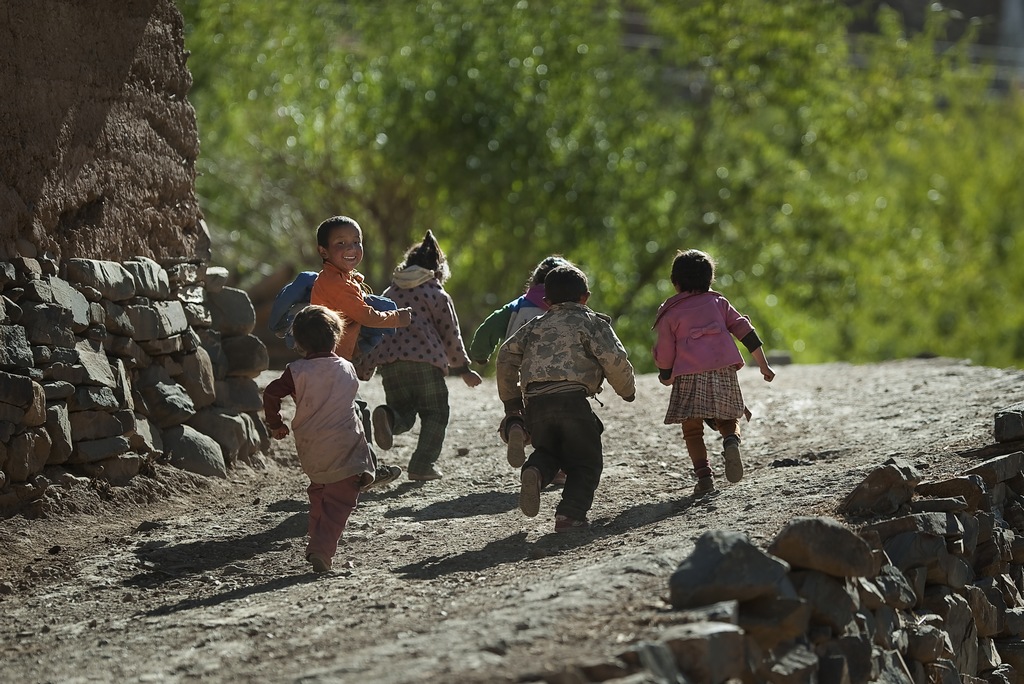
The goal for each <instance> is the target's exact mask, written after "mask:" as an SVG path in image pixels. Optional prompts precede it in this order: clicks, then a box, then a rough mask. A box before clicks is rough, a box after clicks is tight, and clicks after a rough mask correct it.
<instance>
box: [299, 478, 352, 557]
mask: <svg viewBox="0 0 1024 684" xmlns="http://www.w3.org/2000/svg"><path fill="white" fill-rule="evenodd" d="M306 493H307V494H309V544H307V545H306V555H307V556H308V555H309V554H311V553H315V554H317V555H318V556H321V557H323V558H325V559H327V560H330V559H331V558H334V554H335V553H336V552H337V551H338V540H339V539H341V533H342V532H344V531H345V523H347V522H348V517H349V516H350V515H352V511H354V510H355V509H356V504H357V503H358V502H359V475H353V476H352V477H347V478H345V479H344V480H340V481H338V482H331V483H330V484H317V483H316V482H310V483H309V487H307V488H306Z"/></svg>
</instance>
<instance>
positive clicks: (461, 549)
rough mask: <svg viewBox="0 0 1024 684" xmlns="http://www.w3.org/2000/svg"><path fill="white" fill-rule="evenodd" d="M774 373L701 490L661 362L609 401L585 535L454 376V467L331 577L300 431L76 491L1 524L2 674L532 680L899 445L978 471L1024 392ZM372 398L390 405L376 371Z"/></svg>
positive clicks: (447, 454)
mask: <svg viewBox="0 0 1024 684" xmlns="http://www.w3.org/2000/svg"><path fill="white" fill-rule="evenodd" d="M776 370H777V371H778V377H777V378H776V380H775V382H774V383H772V384H770V385H769V384H767V383H765V382H763V381H762V380H761V378H760V375H759V374H758V373H757V372H756V370H754V369H745V370H744V371H742V372H741V383H742V385H743V388H744V393H745V396H746V399H747V403H748V405H749V406H750V408H751V409H752V410H753V413H754V420H753V421H752V422H751V423H749V424H747V425H746V426H745V428H744V443H743V449H744V455H745V462H746V464H747V475H746V477H745V478H744V479H743V481H741V482H739V483H737V484H735V485H729V484H727V483H725V482H724V478H720V479H721V485H722V492H721V494H720V495H719V496H718V497H715V498H712V499H709V500H703V501H699V502H695V501H694V500H693V498H692V497H691V496H690V491H691V489H692V480H691V479H690V477H689V474H688V470H687V467H686V461H687V459H686V456H685V452H684V450H683V447H682V441H681V439H680V436H679V433H678V432H677V430H676V429H674V428H671V427H669V426H665V425H663V424H662V422H661V419H662V416H663V415H664V411H665V405H666V402H667V397H668V390H667V389H666V388H663V387H662V386H661V385H659V384H658V383H657V380H656V378H655V377H654V376H643V377H642V378H640V380H639V389H638V392H637V401H636V402H635V403H632V404H627V403H625V402H623V401H621V400H619V399H618V398H617V397H614V396H605V397H602V401H603V402H604V406H603V407H602V406H597V407H596V410H597V411H598V413H599V415H600V416H601V418H602V420H603V421H604V423H605V425H606V428H607V431H606V433H605V448H606V462H605V475H604V478H603V481H602V483H601V487H600V489H599V490H598V495H597V501H596V503H595V506H594V509H593V511H592V518H593V521H594V529H593V530H592V531H591V532H589V533H582V534H579V535H575V536H570V537H568V538H567V537H566V535H557V536H556V535H555V534H553V532H552V524H553V523H552V516H553V509H554V505H555V502H556V501H557V498H558V492H557V490H549V491H546V492H545V493H544V494H543V496H542V502H541V514H540V515H539V516H538V517H536V518H525V517H523V516H522V514H520V512H519V510H518V508H517V493H518V479H517V476H516V473H515V472H514V471H513V470H512V469H511V468H509V466H508V465H507V463H506V462H505V458H504V450H503V447H502V445H501V443H500V441H499V440H498V438H497V436H496V434H495V427H496V425H497V423H498V419H499V418H500V414H501V409H500V404H499V402H498V400H497V397H496V392H495V389H494V384H493V381H485V383H484V384H483V385H481V386H480V387H478V388H476V389H469V388H467V387H465V386H464V385H463V384H462V383H461V382H459V381H458V380H454V381H450V383H449V387H450V389H451V392H452V405H453V412H452V413H453V419H452V424H451V429H450V432H449V437H448V441H447V444H446V447H445V451H444V454H443V455H442V460H441V462H440V464H439V465H440V467H441V468H442V469H443V470H444V471H445V472H446V477H445V479H444V480H441V481H438V482H432V483H422V484H420V483H411V482H408V481H404V480H403V481H402V482H401V483H400V484H398V485H396V486H393V487H392V488H390V489H387V490H384V491H381V492H379V493H371V494H368V495H366V496H365V497H364V498H363V500H362V501H361V502H360V506H359V508H358V509H357V511H356V512H355V514H354V515H353V517H352V519H351V521H350V526H349V530H348V532H347V534H346V538H345V541H344V543H343V546H342V547H341V549H340V550H339V554H338V557H337V558H336V559H335V571H334V572H333V573H332V574H330V575H319V576H315V575H313V574H311V573H310V572H309V571H308V566H307V565H306V563H305V562H304V560H303V558H302V550H303V546H304V532H305V519H306V517H305V516H306V510H307V502H306V498H305V491H304V487H305V479H304V477H303V476H302V474H301V472H300V471H299V470H298V468H297V466H296V465H294V463H293V458H294V444H293V443H292V442H291V441H290V440H285V441H283V442H278V443H275V445H274V448H273V451H272V453H271V454H268V455H267V457H266V459H265V460H266V466H265V467H263V468H250V467H240V468H237V469H236V470H235V471H234V472H233V473H232V476H231V478H230V480H228V481H219V480H218V481H210V480H206V479H203V478H194V477H191V476H188V475H186V474H183V473H180V472H178V471H174V470H172V469H170V468H167V467H163V466H160V467H158V471H157V478H156V479H150V478H137V482H136V483H135V484H133V485H132V486H131V487H127V488H120V489H113V490H108V489H105V488H102V487H96V486H92V487H76V488H72V489H70V490H67V491H63V493H62V495H61V496H60V497H59V498H53V499H51V500H49V502H48V503H47V506H46V509H45V511H44V513H43V517H41V518H38V519H31V520H30V519H26V518H25V517H24V516H20V515H19V516H15V517H11V518H8V519H6V520H0V548H2V549H3V557H2V559H0V652H2V656H0V680H3V681H10V682H84V681H98V682H108V681H142V682H155V681H159V682H179V681H192V680H196V679H199V678H202V679H203V680H204V681H211V682H239V681H248V682H296V681H301V682H360V683H362V682H396V683H397V682H410V683H411V682H428V681H429V682H504V681H508V682H513V681H532V680H534V679H537V678H538V677H539V675H541V674H543V673H544V672H546V671H549V670H554V669H558V668H560V667H561V666H563V665H564V664H568V663H579V662H592V661H598V660H602V659H607V658H610V657H612V656H614V655H615V654H617V653H620V652H622V651H623V650H625V649H626V648H628V646H629V644H631V643H633V642H636V641H639V640H643V639H651V638H656V636H657V634H658V631H659V629H661V628H662V627H663V626H664V625H666V624H670V623H671V622H672V620H673V614H672V611H671V610H670V609H669V607H668V606H667V605H666V603H665V601H666V598H667V595H668V577H669V575H670V574H671V572H672V570H673V569H674V568H675V566H676V565H677V564H678V562H679V561H680V560H681V559H682V558H684V557H685V556H686V555H687V554H688V553H689V551H690V549H691V548H692V542H693V540H694V539H695V538H696V537H697V536H698V535H699V534H700V533H701V532H702V531H703V530H705V529H708V528H721V529H734V530H744V531H746V532H748V533H749V534H750V535H751V537H752V538H753V539H754V540H756V541H757V542H759V543H762V544H767V543H768V542H769V541H770V540H771V539H772V537H773V536H774V535H775V533H776V532H777V531H778V530H779V528H780V527H781V526H782V525H783V524H784V523H785V522H786V521H787V520H789V519H790V518H791V517H793V516H794V515H801V514H833V513H834V511H835V507H836V505H837V503H838V501H839V500H840V499H841V498H842V497H843V496H845V495H846V494H847V493H848V492H849V491H850V490H851V489H852V488H853V487H854V486H856V485H857V484H858V483H859V482H860V481H861V480H862V479H863V478H864V476H865V475H866V474H867V472H868V471H870V470H871V469H872V468H874V467H875V466H877V465H879V464H881V463H882V461H884V460H885V459H886V458H887V457H889V456H894V455H899V456H904V457H907V458H909V459H910V460H911V461H912V462H914V463H915V464H916V465H917V466H918V467H919V468H921V469H922V470H923V472H924V473H925V475H926V477H940V476H943V475H947V474H951V473H955V472H959V471H960V470H962V469H963V468H964V467H966V466H968V465H969V464H971V463H973V462H975V461H976V460H977V458H978V456H977V454H970V453H964V452H970V451H971V450H975V449H978V448H980V447H983V446H986V445H989V444H991V443H992V425H993V414H994V412H995V411H996V410H998V409H1000V408H1003V407H1005V406H1008V405H1010V404H1012V403H1016V402H1019V401H1021V399H1022V397H1021V395H1022V393H1024V372H1022V371H1017V370H1002V369H993V368H984V367H975V366H972V365H970V364H969V363H967V362H963V361H956V360H950V359H931V360H908V361H898V362H891V363H884V364H876V365H868V366H853V365H846V364H829V365H819V366H799V365H797V366H779V367H777V368H776ZM266 379H267V377H266V376H264V378H261V380H263V381H265V380H266ZM363 394H364V397H365V398H367V399H368V400H369V401H370V403H371V405H374V404H376V403H377V402H379V401H380V400H381V398H382V391H381V388H380V383H379V380H377V379H374V380H372V381H371V382H370V383H368V384H367V385H366V386H365V387H364V390H363ZM607 394H610V392H609V393H607ZM415 434H416V432H415V431H414V432H412V433H409V434H406V435H401V436H399V437H397V438H396V444H395V448H394V449H393V450H392V451H391V452H390V454H389V456H388V458H389V459H390V461H391V462H394V463H397V464H400V465H403V466H404V465H405V463H406V461H407V459H408V456H409V454H410V453H411V451H412V444H413V439H414V438H415ZM708 441H709V444H711V439H710V437H709V438H708Z"/></svg>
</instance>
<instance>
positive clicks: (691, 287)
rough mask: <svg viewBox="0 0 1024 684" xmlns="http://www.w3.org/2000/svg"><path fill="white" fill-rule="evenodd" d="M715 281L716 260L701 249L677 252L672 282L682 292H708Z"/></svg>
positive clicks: (673, 264) (673, 263)
mask: <svg viewBox="0 0 1024 684" xmlns="http://www.w3.org/2000/svg"><path fill="white" fill-rule="evenodd" d="M713 282H715V260H714V259H712V258H711V256H710V255H708V254H706V253H704V252H702V251H700V250H699V249H688V250H686V251H685V252H676V258H675V260H674V261H673V262H672V284H673V285H675V286H676V287H678V288H679V291H680V292H707V291H708V290H710V289H711V283H713Z"/></svg>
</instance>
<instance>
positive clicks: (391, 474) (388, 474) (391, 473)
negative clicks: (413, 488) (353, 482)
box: [359, 465, 402, 492]
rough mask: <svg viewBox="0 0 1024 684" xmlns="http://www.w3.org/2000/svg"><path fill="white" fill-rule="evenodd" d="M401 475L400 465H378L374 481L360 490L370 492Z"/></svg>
mask: <svg viewBox="0 0 1024 684" xmlns="http://www.w3.org/2000/svg"><path fill="white" fill-rule="evenodd" d="M401 476H402V469H401V468H399V467H398V466H389V465H378V466H377V473H376V476H375V477H374V479H373V482H371V483H370V484H368V485H364V486H363V487H362V488H360V490H359V491H362V492H368V491H370V490H371V489H377V488H378V487H383V486H385V485H389V484H391V483H392V482H394V481H395V480H397V479H398V478H399V477H401Z"/></svg>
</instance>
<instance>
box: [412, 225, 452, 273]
mask: <svg viewBox="0 0 1024 684" xmlns="http://www.w3.org/2000/svg"><path fill="white" fill-rule="evenodd" d="M406 266H419V267H421V268H425V269H427V270H428V271H433V272H434V277H435V278H437V279H438V280H439V281H441V282H442V283H443V282H444V281H446V280H448V276H449V275H450V274H449V272H448V260H447V259H446V258H445V256H444V252H442V251H441V245H439V244H437V239H436V238H435V237H434V234H433V233H432V232H430V231H429V230H428V231H427V234H426V235H424V236H423V242H421V243H419V244H418V245H413V246H412V247H410V248H409V250H408V251H407V252H406V253H405V260H404V261H403V262H402V266H401V268H405V267H406Z"/></svg>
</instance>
